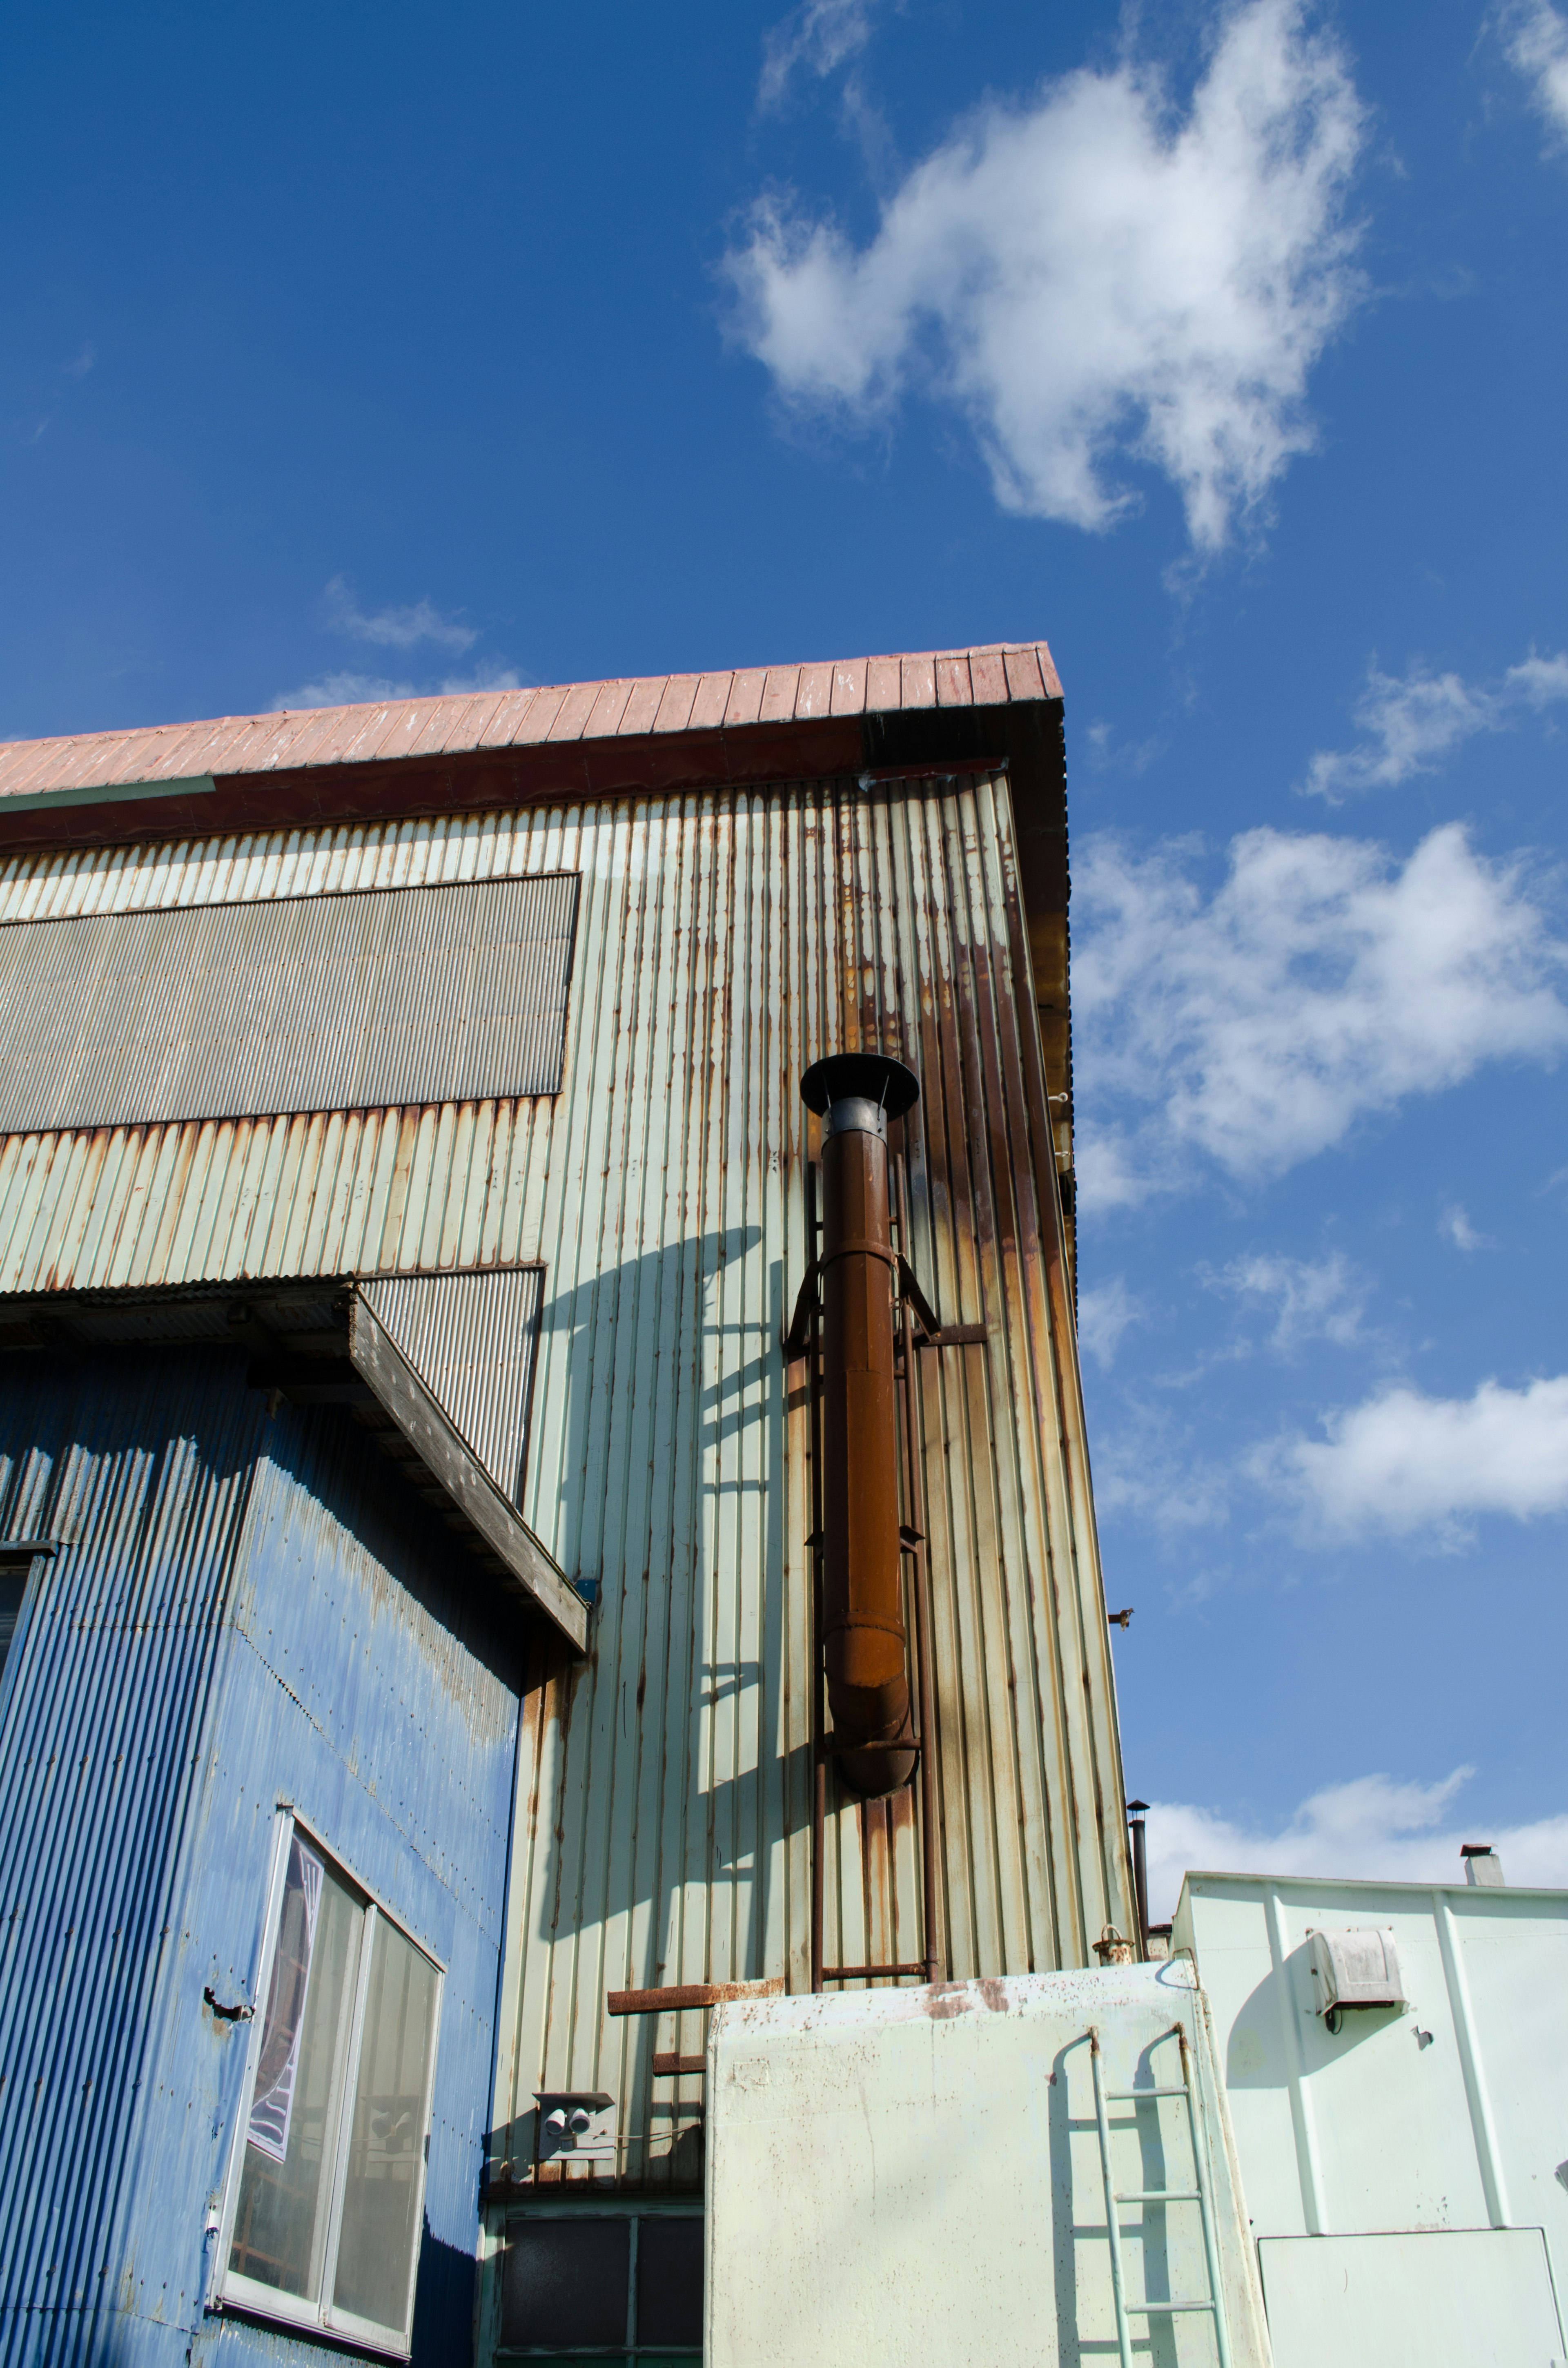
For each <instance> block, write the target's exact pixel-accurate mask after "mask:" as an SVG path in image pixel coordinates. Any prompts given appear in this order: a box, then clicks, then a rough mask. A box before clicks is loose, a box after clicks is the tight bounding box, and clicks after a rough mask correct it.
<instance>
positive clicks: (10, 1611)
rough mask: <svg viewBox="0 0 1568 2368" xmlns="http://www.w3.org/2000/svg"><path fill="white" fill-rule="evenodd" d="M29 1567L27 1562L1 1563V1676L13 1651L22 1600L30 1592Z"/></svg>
mask: <svg viewBox="0 0 1568 2368" xmlns="http://www.w3.org/2000/svg"><path fill="white" fill-rule="evenodd" d="M28 1567H29V1565H28V1564H27V1563H25V1562H0V1674H4V1671H5V1668H6V1655H7V1654H8V1653H9V1651H10V1649H11V1639H12V1637H13V1636H14V1635H15V1634H16V1633H17V1621H18V1620H19V1619H20V1618H21V1616H22V1598H23V1596H24V1595H25V1594H26V1593H27V1591H28Z"/></svg>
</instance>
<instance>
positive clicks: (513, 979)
mask: <svg viewBox="0 0 1568 2368" xmlns="http://www.w3.org/2000/svg"><path fill="white" fill-rule="evenodd" d="M1066 890H1067V875H1066V840H1065V804H1064V788H1063V773H1062V729H1061V689H1060V685H1059V683H1058V682H1057V679H1056V677H1055V674H1054V670H1053V668H1052V667H1051V661H1050V656H1049V653H1048V652H1047V651H1046V650H1045V649H1044V647H1043V645H1041V644H1026V645H1021V646H1019V647H1017V648H1007V649H995V650H987V651H973V652H962V653H957V654H948V655H939V656H937V657H935V658H933V657H929V656H926V657H917V658H903V659H886V660H869V661H866V660H861V661H857V662H854V663H851V664H846V665H843V666H814V667H792V666H791V667H779V668H775V669H771V670H762V669H759V670H756V671H755V672H754V673H752V674H747V675H735V676H730V675H723V676H713V677H670V678H667V679H660V680H657V681H653V682H624V681H623V682H619V683H614V684H587V685H580V686H575V687H572V688H568V689H551V690H548V691H520V692H507V693H498V692H493V693H489V694H484V695H483V696H479V697H476V698H473V699H449V700H413V701H407V702H402V703H397V704H393V705H392V706H383V707H378V708H367V709H349V710H335V711H328V712H324V713H318V714H309V715H300V716H290V717H278V716H273V717H262V718H253V719H241V720H237V721H231V722H227V723H216V724H201V725H193V726H189V727H171V728H169V729H168V730H165V731H160V732H147V733H140V734H124V735H97V736H94V737H90V738H83V739H80V740H74V741H59V742H41V743H36V744H25V745H18V746H13V747H11V748H9V749H6V750H3V751H0V980H3V981H4V995H3V997H0V1044H3V1046H4V1050H3V1051H0V1294H3V1296H0V1344H3V1349H4V1381H3V1387H0V1421H3V1423H4V1430H3V1432H0V1651H4V1653H5V1660H4V1665H3V1668H0V1770H4V1775H5V1782H6V1797H7V1800H8V1802H9V1803H10V1804H11V1816H10V1817H9V1819H8V1820H7V1827H6V1836H5V1839H4V1844H3V1849H4V1857H3V1858H0V1865H3V1867H4V1884H5V1890H4V1894H3V1896H0V1919H3V1922H0V1950H3V1952H4V1957H3V1969H4V1970H3V1987H0V2180H4V2182H5V2183H6V2196H7V2202H6V2209H5V2212H4V2214H0V2360H3V2361H5V2362H7V2363H9V2362H35V2361H36V2362H43V2361H55V2360H59V2361H64V2360H76V2359H88V2358H91V2359H94V2360H97V2359H100V2358H101V2359H103V2360H106V2361H107V2360H109V2359H113V2360H115V2361H116V2362H119V2361H121V2360H123V2361H126V2362H141V2361H142V2360H146V2361H149V2362H153V2361H156V2362H165V2361H167V2362H174V2361H175V2360H176V2357H177V2358H179V2359H181V2360H209V2359H211V2358H214V2357H217V2356H219V2355H223V2356H228V2355H230V2354H233V2355H234V2356H235V2357H238V2355H240V2354H241V2353H245V2352H251V2351H267V2352H269V2353H272V2354H277V2355H282V2354H287V2355H288V2356H290V2358H294V2357H298V2358H301V2359H303V2358H305V2357H307V2356H308V2357H312V2358H319V2357H320V2356H321V2353H322V2350H323V2347H324V2346H325V2347H326V2348H328V2349H329V2350H330V2349H333V2348H337V2349H340V2350H343V2351H346V2352H356V2353H359V2354H362V2353H363V2352H364V2351H367V2350H369V2351H374V2352H379V2353H381V2354H383V2355H388V2356H393V2357H405V2356H410V2355H412V2356H413V2357H414V2358H415V2359H416V2360H418V2361H421V2362H426V2361H428V2362H447V2361H453V2362H458V2361H462V2362H467V2361H469V2360H471V2359H472V2358H473V2357H474V2356H475V2354H476V2351H477V2355H478V2357H480V2358H481V2359H483V2360H485V2361H489V2360H491V2359H495V2358H509V2357H512V2356H532V2357H535V2358H541V2357H554V2358H567V2357H572V2356H595V2357H598V2358H600V2359H604V2358H608V2357H614V2358H624V2359H627V2360H631V2359H636V2360H639V2361H641V2362H643V2363H644V2368H646V2363H649V2362H654V2361H663V2360H673V2359H676V2358H679V2357H687V2358H690V2357H692V2356H695V2354H696V2353H697V2352H698V2351H700V2348H701V2340H702V2339H701V2334H700V2329H699V2325H698V2321H697V2319H696V2317H694V2309H695V2307H696V2305H695V2304H694V2299H693V2297H694V2295H695V2296H697V2297H699V2296H700V2285H701V2259H702V2254H701V2246H702V2234H701V2230H702V2220H701V2214H702V2203H703V2182H704V2175H705V2137H704V2132H705V2124H706V2121H707V2112H708V2104H709V2100H708V2098H707V2095H706V2087H705V2073H704V2069H703V2054H702V2050H703V2041H704V2032H705V2028H706V2024H705V2017H706V2015H707V2012H708V2010H709V2008H710V2005H711V2004H712V2002H713V2000H714V1999H715V1998H716V1997H718V1996H719V1995H721V1994H722V1992H724V1991H725V1990H726V1989H734V1988H744V1990H745V1991H746V1992H748V1993H749V1994H750V1995H752V1996H766V1995H767V1994H768V1993H769V1992H776V1993H777V1992H784V1993H790V1994H796V1993H804V1992H808V1991H810V1990H811V1989H812V1987H813V1985H814V1984H816V1983H817V1982H819V1981H820V1982H824V1983H827V1984H828V1985H829V1986H830V1987H832V1988H833V1989H834V1990H835V1992H836V1993H839V1994H843V1993H846V1992H850V1991H854V1990H858V1989H863V1988H865V1987H869V1986H874V1987H882V1988H888V1987H896V1985H897V1984H898V1983H900V1982H903V1981H906V1980H909V1979H912V1978H915V1976H917V1975H919V1976H925V1975H929V1974H930V1973H932V1972H935V1974H936V1975H937V1978H938V1979H939V1980H941V1981H945V1982H958V1983H962V1982H965V1981H968V1980H971V1979H972V1978H975V1977H981V1978H986V1979H989V1978H991V1977H999V1976H1010V1975H1030V1974H1038V1973H1042V1972H1047V1971H1051V1970H1052V1969H1056V1968H1074V1967H1083V1966H1085V1965H1087V1964H1091V1962H1092V1959H1093V1947H1094V1943H1095V1941H1096V1939H1097V1938H1098V1936H1099V1935H1100V1934H1101V1932H1102V1930H1104V1928H1105V1927H1106V1926H1107V1925H1112V1926H1116V1927H1118V1928H1119V1930H1122V1931H1124V1932H1126V1931H1130V1930H1131V1929H1132V1927H1133V1923H1134V1918H1135V1909H1134V1907H1133V1904H1132V1901H1131V1896H1130V1877H1129V1869H1128V1864H1127V1857H1126V1822H1125V1806H1124V1801H1123V1793H1122V1783H1121V1775H1120V1765H1119V1747H1118V1740H1117V1730H1116V1715H1115V1702H1114V1685H1113V1678H1112V1672H1111V1666H1110V1654H1109V1643H1108V1630H1107V1623H1106V1618H1105V1608H1104V1600H1103V1593H1102V1588H1101V1582H1100V1574H1099V1566H1098V1559H1097V1551H1096V1537H1095V1527H1094V1515H1093V1506H1092V1498H1091V1493H1090V1486H1089V1475H1088V1467H1087V1462H1086V1456H1085V1443H1084V1432H1083V1417H1082V1406H1081V1399H1080V1393H1079V1381H1078V1369H1077V1351H1076V1344H1075V1336H1074V1284H1073V1269H1072V1258H1073V1237H1072V1173H1071V1140H1072V1128H1071V1090H1072V1081H1071V1071H1070V1063H1069V1058H1068V1042H1069V1039H1068V1011H1067V1000H1066V902H1067V896H1066ZM835 1055H865V1056H872V1055H875V1056H881V1058H882V1059H883V1060H884V1061H892V1062H893V1063H897V1064H903V1068H904V1069H907V1070H908V1071H909V1072H911V1073H912V1074H913V1077H914V1079H915V1080H916V1081H917V1084H918V1098H917V1099H915V1101H914V1102H913V1103H912V1104H911V1106H910V1107H909V1109H908V1110H906V1111H905V1112H904V1113H903V1116H902V1117H901V1118H899V1119H897V1120H896V1121H894V1122H893V1123H892V1124H891V1125H888V1126H885V1127H882V1120H881V1118H879V1120H878V1124H879V1127H881V1129H882V1135H883V1136H885V1142H886V1153H887V1159H888V1172H889V1174H890V1175H891V1176H892V1178H893V1189H894V1190H895V1194H896V1200H897V1217H896V1224H895V1233H896V1241H895V1244H894V1249H893V1250H889V1249H887V1248H886V1247H884V1248H883V1249H881V1250H880V1251H877V1252H876V1255H877V1256H879V1257H881V1258H883V1259H884V1262H885V1263H887V1265H888V1268H889V1271H890V1272H891V1271H892V1269H893V1267H894V1265H896V1267H897V1271H898V1273H899V1274H900V1275H901V1276H902V1277H903V1281H900V1282H899V1283H898V1285H897V1290H898V1292H899V1293H900V1294H901V1296H900V1298H899V1304H900V1306H901V1307H902V1308H903V1310H904V1315H903V1319H902V1320H903V1325H904V1328H903V1334H902V1346H901V1349H900V1352H899V1362H898V1367H897V1377H896V1378H897V1383H898V1386H899V1388H900V1389H901V1390H902V1392H903V1397H902V1399H901V1401H900V1403H901V1405H902V1406H903V1416H902V1417H901V1419H902V1420H903V1422H904V1426H905V1427H904V1429H903V1432H902V1433H901V1439H902V1440H903V1445H901V1448H900V1451H899V1452H900V1463H899V1474H900V1479H899V1486H900V1489H901V1490H902V1492H903V1493H902V1497H901V1500H900V1501H901V1503H902V1506H903V1522H902V1533H903V1534H904V1548H905V1549H906V1553H905V1562H906V1565H907V1566H906V1568H905V1570H904V1577H903V1578H902V1579H901V1581H900V1585H901V1586H902V1587H903V1588H905V1590H906V1594H907V1600H908V1601H909V1603H910V1604H911V1606H912V1619H913V1621H914V1622H915V1627H917V1628H918V1633H919V1635H920V1636H921V1637H922V1638H923V1639H924V1647H923V1649H925V1650H926V1651H927V1652H928V1656H929V1658H928V1668H929V1689H928V1700H927V1699H926V1696H925V1695H923V1696H922V1701H923V1704H924V1718H925V1721H926V1725H925V1728H924V1729H923V1731H921V1732H919V1733H918V1734H916V1733H915V1730H914V1729H913V1728H912V1729H911V1730H910V1733H911V1736H912V1738H913V1742H914V1744H915V1746H916V1747H917V1748H915V1749H913V1750H912V1751H911V1753H910V1754H909V1755H908V1757H909V1758H910V1759H911V1761H912V1763H913V1761H914V1760H915V1759H918V1760H919V1761H920V1763H921V1774H920V1780H919V1782H908V1783H906V1784H901V1785H899V1786H898V1787H896V1788H894V1789H892V1790H889V1791H885V1792H883V1793H880V1794H876V1795H874V1796H873V1797H869V1798H868V1797H864V1796H862V1794H860V1793H857V1791H856V1790H855V1789H854V1788H853V1786H852V1785H851V1784H849V1783H848V1782H846V1781H845V1777H844V1772H843V1769H842V1768H841V1767H840V1766H839V1765H837V1764H836V1763H835V1761H834V1759H833V1758H832V1754H831V1750H830V1749H829V1748H826V1746H824V1741H823V1736H822V1718H821V1702H820V1697H819V1691H818V1679H819V1669H818V1660H819V1657H820V1634H819V1631H820V1625H821V1610H820V1602H819V1601H818V1600H817V1599H816V1597H815V1596H814V1594H813V1590H814V1589H815V1588H817V1587H818V1585H819V1580H818V1577H817V1563H816V1560H815V1556H816V1555H817V1553H818V1550H819V1548H820V1546H821V1543H822V1540H821V1515H820V1485H821V1475H820V1467H821V1463H822V1456H823V1447H822V1435H821V1427H820V1426H821V1407H820V1404H819V1402H818V1398H817V1395H816V1383H815V1380H814V1375H815V1372H816V1367H815V1366H814V1365H813V1364H812V1358H813V1356H815V1355H816V1354H817V1350H816V1349H814V1348H812V1347H811V1346H810V1342H811V1341H813V1340H815V1339H816V1338H817V1335H816V1334H815V1333H814V1332H812V1329H811V1320H810V1318H809V1310H807V1309H806V1302H807V1299H808V1298H809V1295H810V1292H811V1289H812V1281H811V1278H812V1273H813V1271H814V1268H815V1265H816V1263H817V1260H818V1258H819V1253H820V1249H821V1244H820V1239H819V1234H820V1225H821V1223H822V1220H821V1217H820V1215H819V1214H817V1213H815V1212H818V1211H819V1198H818V1193H819V1185H820V1179H821V1177H822V1173H823V1167H822V1163H823V1159H824V1127H829V1126H830V1125H831V1120H830V1119H828V1118H824V1117H821V1116H818V1115H814V1114H813V1112H812V1110H809V1109H808V1108H807V1105H806V1103H805V1101H804V1100H803V1099H802V1098H801V1081H802V1079H803V1078H804V1077H805V1076H806V1075H807V1073H808V1071H809V1070H811V1068H812V1064H815V1063H819V1062H821V1061H822V1060H823V1059H824V1056H835ZM883 1115H884V1116H885V1114H883ZM879 1139H881V1137H880V1138H879ZM813 1224H815V1225H816V1226H817V1227H818V1228H819V1232H813V1231H812V1227H813ZM891 1238H892V1237H891V1236H890V1239H891ZM850 1247H852V1248H853V1247H856V1245H854V1244H851V1245H850ZM873 1247H874V1246H873ZM879 1270H880V1269H879ZM890 1288H892V1286H891V1285H890ZM910 1309H917V1310H919V1311H920V1320H919V1323H918V1325H917V1324H916V1323H915V1318H914V1316H913V1315H910V1314H909V1310H910ZM802 1311H806V1312H802ZM802 1327H804V1328H802ZM916 1503H918V1504H919V1506H920V1508H921V1518H920V1520H919V1522H918V1523H917V1524H916V1523H915V1520H914V1517H913V1513H912V1510H911V1508H912V1507H914V1506H915V1504H916ZM920 1623H924V1624H923V1625H922V1624H920ZM915 1627H912V1628H911V1631H910V1633H911V1635H912V1636H913V1635H914V1634H915ZM901 1649H902V1647H901ZM910 1649H911V1651H913V1650H914V1646H913V1645H911V1648H910ZM829 1741H831V1738H829ZM824 1969H825V1970H824ZM866 1969H869V1971H868V1970H866ZM85 2133H90V2139H89V2140H88V2141H87V2142H86V2143H85Z"/></svg>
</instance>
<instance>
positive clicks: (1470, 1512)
mask: <svg viewBox="0 0 1568 2368" xmlns="http://www.w3.org/2000/svg"><path fill="white" fill-rule="evenodd" d="M1323 1428H1324V1432H1325V1433H1326V1436H1325V1437H1324V1438H1323V1439H1307V1438H1303V1437H1301V1436H1300V1435H1298V1436H1296V1437H1293V1438H1286V1439H1282V1440H1276V1441H1274V1442H1273V1443H1272V1444H1271V1445H1270V1446H1268V1447H1266V1448H1263V1449H1260V1450H1259V1451H1258V1452H1256V1455H1255V1456H1254V1457H1253V1459H1252V1465H1251V1468H1252V1474H1253V1477H1254V1478H1255V1479H1256V1480H1258V1481H1260V1482H1261V1483H1262V1484H1263V1485H1264V1486H1266V1487H1270V1488H1272V1489H1274V1490H1275V1491H1276V1492H1278V1494H1279V1495H1281V1496H1283V1497H1285V1498H1286V1499H1287V1500H1288V1501H1290V1502H1291V1503H1293V1504H1294V1505H1295V1506H1296V1507H1297V1508H1298V1509H1299V1511H1300V1512H1301V1516H1302V1518H1303V1520H1304V1521H1305V1523H1306V1524H1307V1526H1308V1528H1309V1530H1310V1531H1313V1532H1315V1533H1317V1534H1320V1535H1322V1536H1324V1537H1329V1538H1335V1537H1339V1538H1366V1537H1372V1536H1377V1535H1379V1534H1380V1533H1381V1534H1384V1535H1392V1536H1395V1537H1408V1536H1411V1535H1413V1534H1415V1532H1417V1531H1430V1532H1431V1533H1432V1534H1433V1535H1434V1537H1435V1538H1436V1539H1437V1542H1438V1543H1445V1544H1452V1543H1458V1542H1460V1540H1462V1539H1463V1538H1464V1537H1465V1535H1466V1534H1467V1528H1468V1525H1469V1524H1470V1523H1471V1522H1472V1521H1473V1520H1474V1519H1475V1518H1476V1516H1477V1515H1479V1514H1482V1513H1506V1514H1507V1515H1509V1516H1510V1517H1511V1518H1512V1519H1513V1520H1519V1521H1526V1520H1534V1519H1536V1518H1537V1517H1539V1516H1540V1515H1542V1514H1549V1513H1562V1512H1568V1374H1560V1375H1559V1376H1558V1377H1557V1378H1556V1379H1555V1380H1551V1381H1534V1382H1530V1383H1527V1384H1526V1386H1525V1387H1524V1388H1523V1389H1517V1390H1514V1389H1507V1388H1506V1387H1505V1386H1504V1385H1503V1384H1502V1383H1499V1382H1494V1381H1488V1382H1483V1383H1482V1384H1481V1386H1480V1388H1479V1389H1478V1390H1477V1391H1476V1392H1475V1394H1474V1395H1473V1396H1472V1397H1469V1398H1432V1397H1426V1396H1424V1395H1422V1394H1421V1392H1420V1391H1418V1390H1413V1389H1411V1388H1409V1387H1407V1386H1404V1385H1400V1386H1397V1387H1394V1388H1391V1389H1386V1390H1383V1391H1381V1393H1380V1394H1379V1395H1377V1396H1376V1397H1371V1398H1368V1399H1367V1400H1366V1401H1365V1402H1364V1403H1363V1404H1362V1405H1360V1406H1349V1407H1345V1408H1342V1409H1340V1410H1339V1411H1338V1412H1336V1413H1335V1414H1331V1415H1329V1416H1327V1417H1325V1418H1324V1425H1323Z"/></svg>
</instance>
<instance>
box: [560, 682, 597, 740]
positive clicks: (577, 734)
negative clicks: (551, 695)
mask: <svg viewBox="0 0 1568 2368" xmlns="http://www.w3.org/2000/svg"><path fill="white" fill-rule="evenodd" d="M598 697H599V686H598V684H597V682H579V683H574V685H573V687H572V689H570V690H569V691H568V692H567V694H566V696H565V698H564V699H563V700H562V702H561V705H560V706H559V707H558V708H557V710H556V712H555V721H554V723H552V724H551V727H550V736H551V739H552V740H580V739H581V738H582V736H583V733H584V730H585V726H586V724H587V721H588V718H589V716H590V715H591V714H592V713H593V712H594V709H595V707H596V706H597V704H598Z"/></svg>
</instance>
